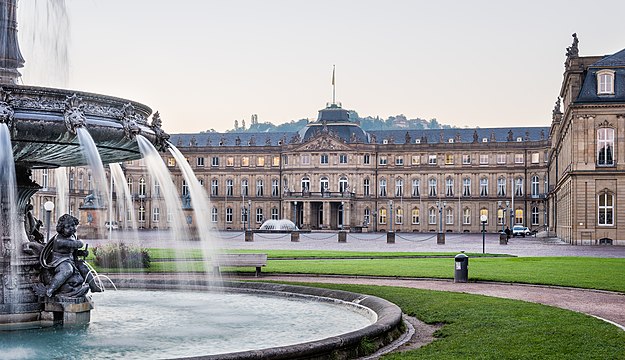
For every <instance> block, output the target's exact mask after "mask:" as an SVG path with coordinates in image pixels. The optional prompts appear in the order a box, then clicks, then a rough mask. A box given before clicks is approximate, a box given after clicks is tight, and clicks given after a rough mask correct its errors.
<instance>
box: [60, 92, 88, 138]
mask: <svg viewBox="0 0 625 360" xmlns="http://www.w3.org/2000/svg"><path fill="white" fill-rule="evenodd" d="M63 117H64V118H65V127H66V128H67V130H68V131H69V132H71V133H72V134H76V129H77V128H79V127H84V126H85V125H86V124H87V118H86V117H85V114H84V111H83V104H82V99H81V98H79V97H78V96H77V95H76V94H74V95H72V96H68V97H67V98H66V99H65V112H64V113H63Z"/></svg>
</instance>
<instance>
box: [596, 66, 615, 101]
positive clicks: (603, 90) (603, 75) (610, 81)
mask: <svg viewBox="0 0 625 360" xmlns="http://www.w3.org/2000/svg"><path fill="white" fill-rule="evenodd" d="M597 81H598V83H599V85H598V86H597V94H599V95H601V94H614V73H613V72H612V71H609V70H607V71H606V70H603V72H599V73H598V74H597Z"/></svg>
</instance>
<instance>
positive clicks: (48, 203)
mask: <svg viewBox="0 0 625 360" xmlns="http://www.w3.org/2000/svg"><path fill="white" fill-rule="evenodd" d="M43 208H44V209H45V210H46V232H47V235H46V243H47V242H48V241H49V240H50V215H51V214H52V210H54V203H53V202H52V201H46V202H45V203H44V204H43Z"/></svg>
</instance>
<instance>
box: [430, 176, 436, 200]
mask: <svg viewBox="0 0 625 360" xmlns="http://www.w3.org/2000/svg"><path fill="white" fill-rule="evenodd" d="M436 193H437V191H436V179H435V178H431V179H430V180H429V182H428V195H429V196H432V197H434V196H436Z"/></svg>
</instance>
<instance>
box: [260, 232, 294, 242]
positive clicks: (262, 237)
mask: <svg viewBox="0 0 625 360" xmlns="http://www.w3.org/2000/svg"><path fill="white" fill-rule="evenodd" d="M254 237H258V238H261V239H269V240H282V239H284V238H287V237H291V235H290V234H287V235H280V236H278V237H275V236H265V235H261V234H258V233H255V234H254Z"/></svg>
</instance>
